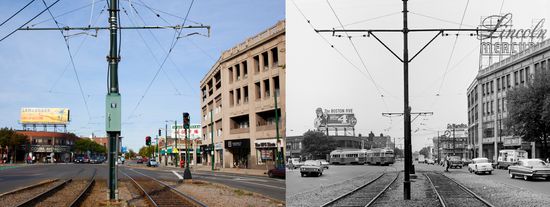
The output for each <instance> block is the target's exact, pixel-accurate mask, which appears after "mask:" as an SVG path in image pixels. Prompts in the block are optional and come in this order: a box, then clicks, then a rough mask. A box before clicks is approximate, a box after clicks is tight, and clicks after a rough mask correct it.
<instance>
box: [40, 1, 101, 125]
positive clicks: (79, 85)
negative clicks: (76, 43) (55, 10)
mask: <svg viewBox="0 0 550 207" xmlns="http://www.w3.org/2000/svg"><path fill="white" fill-rule="evenodd" d="M42 3H44V6H46V10H48V13H49V14H50V16H52V19H53V21H54V22H55V25H56V26H57V27H58V28H61V27H60V26H59V23H58V22H57V20H56V19H55V18H54V15H53V14H52V12H51V11H50V7H48V4H46V1H45V0H42ZM59 32H60V33H61V36H63V40H64V41H65V45H66V46H67V52H68V53H69V58H70V60H71V65H72V67H73V71H74V74H75V77H76V82H77V83H78V88H79V89H80V94H81V95H82V100H84V105H85V106H86V112H87V113H88V120H89V119H90V118H91V114H90V109H89V107H88V101H86V96H84V90H83V89H82V84H81V83H80V78H79V77H78V72H77V71H76V66H75V64H74V58H73V55H72V53H71V48H70V46H69V41H68V40H67V37H65V35H64V34H63V30H59Z"/></svg>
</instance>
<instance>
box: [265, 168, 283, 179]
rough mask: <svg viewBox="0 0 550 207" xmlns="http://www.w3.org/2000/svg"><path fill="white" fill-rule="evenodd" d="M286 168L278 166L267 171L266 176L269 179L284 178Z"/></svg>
mask: <svg viewBox="0 0 550 207" xmlns="http://www.w3.org/2000/svg"><path fill="white" fill-rule="evenodd" d="M285 172H286V168H285V167H284V166H278V167H276V168H273V169H270V170H268V171H267V176H269V177H270V178H274V177H279V178H285Z"/></svg>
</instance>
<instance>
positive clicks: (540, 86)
mask: <svg viewBox="0 0 550 207" xmlns="http://www.w3.org/2000/svg"><path fill="white" fill-rule="evenodd" d="M506 99H507V100H508V107H507V108H508V117H507V120H506V121H505V124H506V126H508V127H509V128H510V130H511V132H513V133H514V134H515V135H519V136H521V137H522V139H523V140H524V141H528V142H538V143H542V147H543V156H544V157H548V156H550V155H548V154H547V153H548V136H549V135H550V72H547V71H544V72H540V71H537V74H536V75H535V76H534V78H533V79H530V81H527V86H520V87H514V88H513V89H512V90H510V91H509V92H508V93H507V96H506Z"/></svg>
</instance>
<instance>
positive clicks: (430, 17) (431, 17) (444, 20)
mask: <svg viewBox="0 0 550 207" xmlns="http://www.w3.org/2000/svg"><path fill="white" fill-rule="evenodd" d="M409 13H411V14H415V15H418V16H421V17H426V18H429V19H434V20H438V21H441V22H446V23H451V24H456V25H465V26H468V27H472V28H475V27H476V26H473V25H468V24H463V23H458V22H454V21H450V20H446V19H442V18H439V17H434V16H429V15H426V14H420V13H416V12H412V11H409Z"/></svg>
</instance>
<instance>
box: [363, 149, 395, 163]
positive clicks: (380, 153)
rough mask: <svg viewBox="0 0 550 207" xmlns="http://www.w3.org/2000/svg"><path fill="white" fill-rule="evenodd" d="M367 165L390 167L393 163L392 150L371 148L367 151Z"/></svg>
mask: <svg viewBox="0 0 550 207" xmlns="http://www.w3.org/2000/svg"><path fill="white" fill-rule="evenodd" d="M366 161H367V163H368V164H369V165H390V164H393V163H394V162H395V156H394V154H393V150H392V149H387V148H385V149H381V148H373V149H370V150H368V151H367V159H366Z"/></svg>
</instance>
